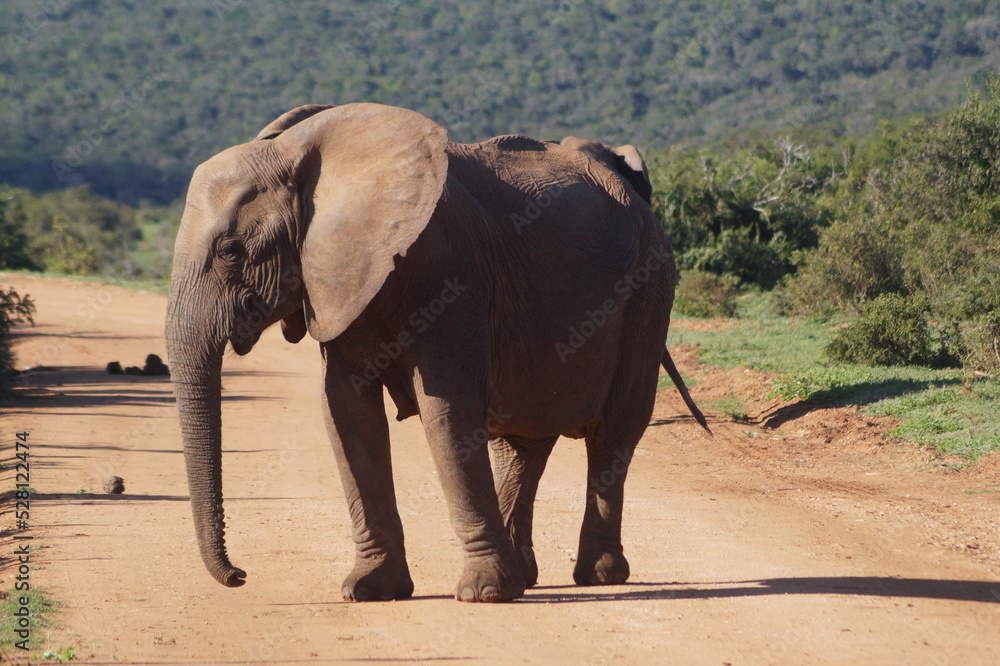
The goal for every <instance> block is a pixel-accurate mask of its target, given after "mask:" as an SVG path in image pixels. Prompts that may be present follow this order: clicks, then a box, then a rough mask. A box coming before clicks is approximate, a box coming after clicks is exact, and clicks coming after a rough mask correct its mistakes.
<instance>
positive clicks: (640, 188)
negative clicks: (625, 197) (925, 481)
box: [612, 144, 653, 203]
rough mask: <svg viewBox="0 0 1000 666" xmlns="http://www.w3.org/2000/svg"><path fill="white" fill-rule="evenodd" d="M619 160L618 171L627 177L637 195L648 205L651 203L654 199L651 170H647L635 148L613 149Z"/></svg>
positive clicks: (631, 146)
mask: <svg viewBox="0 0 1000 666" xmlns="http://www.w3.org/2000/svg"><path fill="white" fill-rule="evenodd" d="M612 150H614V152H615V155H617V156H618V159H617V167H618V169H617V171H618V173H620V174H622V175H623V176H625V179H626V180H627V181H628V182H629V183H631V184H632V187H633V188H635V191H636V194H638V195H639V196H640V197H642V199H643V201H645V202H646V203H651V202H652V199H653V184H652V183H651V182H650V180H649V170H648V169H646V162H645V161H644V160H643V159H642V155H640V154H639V151H638V150H637V149H636V147H635V146H633V145H631V144H629V145H625V146H618V147H617V148H613V149H612Z"/></svg>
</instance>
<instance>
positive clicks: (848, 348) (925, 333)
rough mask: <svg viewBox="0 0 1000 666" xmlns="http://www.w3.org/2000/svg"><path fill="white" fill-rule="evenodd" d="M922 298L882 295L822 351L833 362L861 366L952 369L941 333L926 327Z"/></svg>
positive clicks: (925, 303)
mask: <svg viewBox="0 0 1000 666" xmlns="http://www.w3.org/2000/svg"><path fill="white" fill-rule="evenodd" d="M927 313H928V305H927V302H926V300H924V299H922V298H908V297H906V296H901V295H899V294H882V295H881V296H879V297H878V298H876V299H874V300H872V301H870V302H869V303H867V304H866V305H865V307H864V311H863V312H862V313H861V316H860V317H859V318H858V319H857V320H856V321H855V322H854V323H853V324H851V325H850V326H849V327H847V328H844V329H841V330H840V331H838V332H837V333H836V334H835V335H834V337H833V339H832V340H831V341H830V343H829V344H828V345H827V347H826V353H827V355H828V356H830V358H832V359H833V360H835V361H842V362H846V363H860V364H864V365H927V366H932V367H945V366H953V365H956V359H955V357H954V354H953V353H952V352H951V350H950V345H949V344H948V341H949V340H948V336H947V335H946V334H945V332H944V331H942V330H939V329H934V330H932V328H931V327H930V326H929V325H928V323H927Z"/></svg>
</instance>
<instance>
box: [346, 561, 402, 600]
mask: <svg viewBox="0 0 1000 666" xmlns="http://www.w3.org/2000/svg"><path fill="white" fill-rule="evenodd" d="M343 594H344V599H346V600H349V601H391V600H393V599H409V598H410V597H411V596H413V579H411V578H410V570H409V568H408V567H407V566H406V562H405V561H404V562H403V563H402V564H401V565H400V564H398V563H393V562H392V561H391V560H379V561H374V562H372V561H367V560H362V561H360V562H358V563H357V564H355V565H354V571H352V572H351V573H350V575H348V576H347V578H346V579H344V589H343Z"/></svg>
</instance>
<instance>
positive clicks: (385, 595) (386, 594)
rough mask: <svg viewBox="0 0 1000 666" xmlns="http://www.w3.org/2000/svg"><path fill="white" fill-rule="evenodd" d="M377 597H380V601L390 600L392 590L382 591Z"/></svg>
mask: <svg viewBox="0 0 1000 666" xmlns="http://www.w3.org/2000/svg"><path fill="white" fill-rule="evenodd" d="M379 599H381V600H382V601H392V592H383V593H382V594H381V595H380V596H379Z"/></svg>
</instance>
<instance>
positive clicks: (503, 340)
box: [449, 137, 675, 436]
mask: <svg viewBox="0 0 1000 666" xmlns="http://www.w3.org/2000/svg"><path fill="white" fill-rule="evenodd" d="M449 148H450V150H451V147H449ZM450 157H451V169H452V170H453V173H456V172H457V173H458V174H460V175H459V177H458V178H457V180H458V181H460V183H461V186H462V187H463V188H464V190H465V191H467V192H473V191H474V192H476V194H475V195H474V198H475V199H476V202H475V204H470V205H475V206H476V207H477V209H478V210H480V211H482V213H481V215H482V216H483V217H484V218H485V219H484V220H483V223H484V224H485V228H483V229H477V231H478V232H479V233H481V234H482V241H481V242H482V245H483V248H484V249H485V252H484V258H483V259H484V260H483V266H484V272H485V275H484V276H483V279H484V281H485V282H486V283H488V284H489V285H490V287H489V288H490V289H491V290H492V294H491V298H490V303H491V305H490V318H491V322H490V330H491V342H490V344H491V363H490V367H491V385H492V386H491V388H492V396H493V400H492V402H493V405H494V407H496V408H498V409H499V408H504V409H506V410H507V411H508V412H510V413H512V414H514V417H513V418H512V420H511V423H510V424H508V427H510V428H511V431H512V432H517V434H521V435H527V436H545V435H552V434H580V433H582V429H583V428H585V427H586V425H587V424H588V423H591V422H593V421H595V420H597V419H598V418H599V414H600V412H601V409H602V408H603V406H604V404H605V402H606V400H607V395H608V392H609V390H610V386H611V383H612V381H613V378H614V376H615V373H616V372H617V371H618V367H619V364H620V362H621V351H622V349H623V346H624V341H625V338H626V337H627V336H629V335H630V329H631V328H633V327H636V326H652V327H653V328H659V325H658V324H657V321H658V320H662V322H663V338H665V335H666V328H665V323H666V320H667V318H668V314H669V312H668V311H669V301H670V295H669V294H672V284H673V280H674V279H675V278H674V267H673V258H672V255H670V254H669V244H668V243H667V242H666V238H665V236H664V235H663V232H662V229H660V228H659V225H658V224H657V223H656V220H655V218H653V216H652V214H651V213H650V212H649V209H648V206H646V205H645V202H638V201H633V200H632V199H633V198H634V197H635V195H634V194H632V193H631V192H630V191H627V190H626V188H624V187H623V186H622V184H621V181H620V179H618V178H617V177H614V176H613V175H612V174H610V172H608V173H605V171H606V170H605V169H604V167H603V166H601V165H598V164H596V163H594V162H593V161H592V160H589V159H587V158H586V157H584V156H582V155H581V154H580V153H578V152H577V151H572V150H569V149H566V148H563V147H561V146H558V145H552V144H543V143H541V142H538V141H534V140H533V139H527V138H526V137H498V138H497V139H493V140H491V141H489V142H485V143H483V144H474V145H471V146H458V147H457V149H456V150H455V151H454V153H450ZM468 196H473V195H471V194H469V195H468ZM640 203H641V205H639V204H640ZM457 217H461V216H457ZM463 223H464V224H472V223H471V222H469V221H465V222H463ZM651 253H652V254H651ZM651 261H652V263H649V262H651ZM647 264H648V266H647ZM639 290H642V291H643V293H642V294H641V295H642V296H643V297H642V298H641V299H640V298H637V296H638V295H640V294H639ZM637 306H639V307H637ZM654 337H656V336H654ZM662 343H663V340H662V339H661V340H660V342H659V344H660V350H662ZM656 358H658V356H657V357H656ZM654 362H655V361H654Z"/></svg>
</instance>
